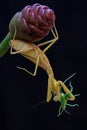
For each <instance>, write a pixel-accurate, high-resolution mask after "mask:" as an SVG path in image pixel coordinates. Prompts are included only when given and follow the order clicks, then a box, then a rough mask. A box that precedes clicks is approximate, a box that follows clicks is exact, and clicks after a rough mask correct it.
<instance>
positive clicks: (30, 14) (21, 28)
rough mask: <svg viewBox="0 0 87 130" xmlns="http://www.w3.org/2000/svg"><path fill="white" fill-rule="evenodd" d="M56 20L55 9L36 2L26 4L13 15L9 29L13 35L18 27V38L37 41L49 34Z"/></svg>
mask: <svg viewBox="0 0 87 130" xmlns="http://www.w3.org/2000/svg"><path fill="white" fill-rule="evenodd" d="M54 22H55V14H54V11H53V10H52V9H50V8H49V7H48V6H45V5H40V4H38V3H36V4H33V5H32V6H31V5H28V6H26V7H25V8H23V9H22V11H21V12H18V13H16V14H15V15H14V16H13V18H12V20H11V22H10V24H9V31H10V33H11V35H12V36H13V35H14V32H15V29H16V31H17V33H16V37H15V38H16V39H22V40H26V41H29V42H36V41H39V40H41V39H42V38H44V37H45V36H46V35H48V33H49V31H50V30H51V29H52V28H53V23H54Z"/></svg>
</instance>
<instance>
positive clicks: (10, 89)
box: [0, 0, 87, 130]
mask: <svg viewBox="0 0 87 130" xmlns="http://www.w3.org/2000/svg"><path fill="white" fill-rule="evenodd" d="M37 2H38V3H41V4H45V5H48V6H49V7H50V8H52V9H53V10H54V11H55V15H56V27H57V30H58V33H59V37H60V39H59V41H57V42H56V43H55V44H54V45H53V46H52V47H51V48H50V49H49V51H48V52H47V53H46V55H47V56H48V58H49V60H50V63H51V65H52V67H53V71H54V74H55V78H56V79H57V80H59V79H61V80H62V81H64V80H65V79H66V78H67V77H69V76H70V75H71V74H73V73H74V72H76V75H75V76H74V77H73V79H72V85H73V87H74V93H80V96H79V97H77V98H76V100H75V101H74V102H73V103H78V104H79V105H80V107H74V108H69V107H68V108H67V110H68V111H69V112H70V113H71V115H68V114H67V113H65V112H64V113H63V114H62V115H61V116H60V117H59V118H58V117H56V115H57V112H58V108H59V103H54V102H50V103H49V104H47V103H43V104H41V105H38V106H37V107H33V108H32V107H31V106H32V105H34V104H36V103H38V102H41V101H45V99H46V87H47V74H46V72H45V71H44V70H42V69H41V68H38V72H37V75H36V77H32V76H30V75H29V74H27V73H25V72H23V71H20V70H18V69H17V68H16V66H17V65H20V66H23V67H27V68H28V69H29V70H31V71H33V69H34V66H33V64H32V63H31V62H30V61H27V60H26V59H24V58H23V57H21V56H20V55H10V53H9V51H8V53H7V54H6V55H5V56H4V57H3V58H1V59H0V119H1V121H0V123H1V124H0V130H29V129H32V130H33V129H37V130H38V129H52V130H54V129H59V130H64V129H65V130H66V129H67V130H75V129H82V130H83V129H85V127H86V120H87V104H86V103H87V93H86V91H87V83H86V80H87V70H86V68H87V56H86V55H87V1H86V0H46V1H45V0H38V1H35V0H30V1H29V0H26V1H23V0H22V1H21V0H12V1H10V0H9V1H5V0H3V1H2V2H1V3H0V40H2V39H3V38H4V37H5V35H6V34H7V32H8V25H9V22H10V19H11V18H12V16H13V15H14V14H15V13H16V12H17V11H20V10H21V9H22V8H23V7H24V6H26V5H29V4H30V5H32V4H34V3H37ZM49 39H50V37H49V36H48V37H47V39H46V40H49Z"/></svg>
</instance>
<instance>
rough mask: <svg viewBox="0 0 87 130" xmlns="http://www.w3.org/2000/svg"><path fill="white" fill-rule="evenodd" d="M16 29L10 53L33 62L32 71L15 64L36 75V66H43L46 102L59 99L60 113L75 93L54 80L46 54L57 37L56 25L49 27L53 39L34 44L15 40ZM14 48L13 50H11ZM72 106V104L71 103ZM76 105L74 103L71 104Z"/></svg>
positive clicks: (62, 83) (73, 97)
mask: <svg viewBox="0 0 87 130" xmlns="http://www.w3.org/2000/svg"><path fill="white" fill-rule="evenodd" d="M16 31H17V30H16V29H15V34H14V38H13V40H10V46H11V49H10V53H11V54H12V55H14V54H21V55H22V56H23V57H25V58H27V59H28V60H30V61H31V62H33V63H34V64H35V70H34V73H32V72H30V71H28V70H27V69H25V68H22V67H19V66H17V68H19V69H21V70H24V71H26V72H27V73H29V74H30V75H32V76H36V73H37V69H38V66H39V67H41V68H43V69H44V70H45V71H46V72H47V75H48V86H47V97H46V102H50V100H51V99H53V100H54V101H55V102H57V101H59V102H60V103H61V105H60V108H59V114H58V116H59V115H61V113H62V111H64V110H65V109H66V105H67V101H68V100H71V101H73V100H75V95H73V94H72V91H71V90H69V89H68V88H67V86H66V85H65V83H64V82H62V81H60V80H58V81H57V80H56V79H55V77H54V73H53V70H52V67H51V65H50V62H49V60H48V58H47V56H46V54H45V53H46V51H48V49H49V48H50V47H51V46H52V45H53V44H54V43H55V42H56V41H57V40H58V39H59V36H58V32H57V29H56V26H55V24H54V27H53V29H51V33H52V35H53V39H51V40H49V41H46V42H43V43H39V44H37V45H35V44H34V43H28V42H26V41H22V40H15V35H16ZM44 45H47V46H46V47H45V48H44V49H43V50H42V49H40V47H41V46H44ZM13 50H15V51H13ZM62 90H63V92H62ZM71 106H72V105H71ZM73 106H76V105H73Z"/></svg>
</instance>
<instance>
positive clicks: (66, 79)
mask: <svg viewBox="0 0 87 130" xmlns="http://www.w3.org/2000/svg"><path fill="white" fill-rule="evenodd" d="M75 74H76V73H74V74H72V75H71V76H69V77H68V78H67V79H65V80H64V82H63V83H66V82H67V81H68V80H69V79H71V78H72V77H73V76H74V75H75Z"/></svg>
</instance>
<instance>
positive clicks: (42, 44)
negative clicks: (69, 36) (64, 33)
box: [37, 24, 59, 52]
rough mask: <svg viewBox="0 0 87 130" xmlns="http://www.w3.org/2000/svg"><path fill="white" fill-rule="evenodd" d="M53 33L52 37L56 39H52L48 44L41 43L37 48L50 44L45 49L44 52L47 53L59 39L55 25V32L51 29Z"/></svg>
mask: <svg viewBox="0 0 87 130" xmlns="http://www.w3.org/2000/svg"><path fill="white" fill-rule="evenodd" d="M51 33H52V35H53V37H54V38H53V39H51V40H49V41H46V42H43V43H40V44H38V45H37V46H39V47H40V46H44V45H46V44H49V45H48V46H47V47H46V48H44V50H43V52H46V51H47V50H48V49H49V48H50V47H51V46H52V45H53V44H54V43H55V42H56V41H57V40H58V38H59V36H58V32H57V29H56V26H55V24H54V30H53V29H51Z"/></svg>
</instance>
